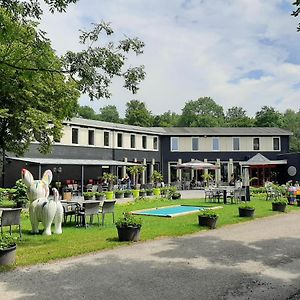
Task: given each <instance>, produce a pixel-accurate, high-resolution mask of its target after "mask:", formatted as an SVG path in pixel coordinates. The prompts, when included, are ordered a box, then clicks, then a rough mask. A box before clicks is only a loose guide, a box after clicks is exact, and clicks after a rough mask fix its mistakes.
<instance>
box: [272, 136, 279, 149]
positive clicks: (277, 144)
mask: <svg viewBox="0 0 300 300" xmlns="http://www.w3.org/2000/svg"><path fill="white" fill-rule="evenodd" d="M273 150H280V144H279V138H277V137H276V138H273Z"/></svg>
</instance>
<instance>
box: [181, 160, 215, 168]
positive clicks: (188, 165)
mask: <svg viewBox="0 0 300 300" xmlns="http://www.w3.org/2000/svg"><path fill="white" fill-rule="evenodd" d="M175 167H176V168H177V169H192V170H205V169H207V170H215V169H218V168H220V167H219V166H216V165H213V164H211V163H209V162H203V161H201V160H197V159H195V160H191V161H189V162H186V163H182V164H177V165H176V166H175Z"/></svg>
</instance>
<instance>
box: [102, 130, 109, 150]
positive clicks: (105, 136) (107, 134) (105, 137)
mask: <svg viewBox="0 0 300 300" xmlns="http://www.w3.org/2000/svg"><path fill="white" fill-rule="evenodd" d="M103 138H104V146H105V147H109V132H108V131H104V136H103Z"/></svg>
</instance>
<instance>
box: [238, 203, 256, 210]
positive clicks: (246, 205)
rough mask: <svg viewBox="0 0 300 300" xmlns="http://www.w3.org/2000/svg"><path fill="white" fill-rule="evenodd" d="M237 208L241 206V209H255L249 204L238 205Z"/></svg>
mask: <svg viewBox="0 0 300 300" xmlns="http://www.w3.org/2000/svg"><path fill="white" fill-rule="evenodd" d="M239 208H241V209H249V210H253V209H255V207H254V206H253V205H249V204H243V205H240V206H239Z"/></svg>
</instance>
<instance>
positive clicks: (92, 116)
mask: <svg viewBox="0 0 300 300" xmlns="http://www.w3.org/2000/svg"><path fill="white" fill-rule="evenodd" d="M77 115H78V116H79V117H82V118H84V119H89V120H97V115H96V113H95V111H94V109H93V108H92V107H90V106H87V105H84V106H80V107H79V108H78V112H77Z"/></svg>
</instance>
